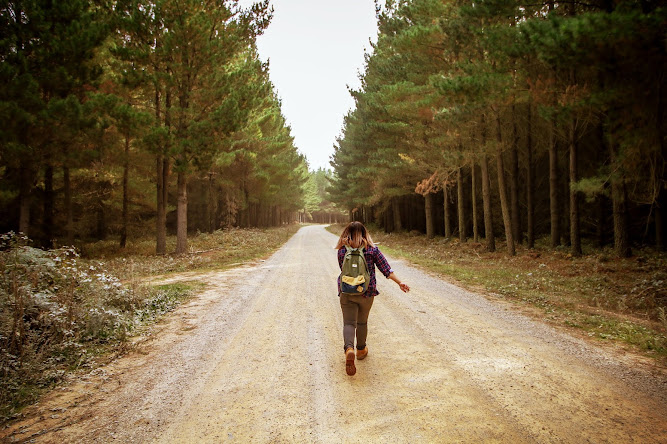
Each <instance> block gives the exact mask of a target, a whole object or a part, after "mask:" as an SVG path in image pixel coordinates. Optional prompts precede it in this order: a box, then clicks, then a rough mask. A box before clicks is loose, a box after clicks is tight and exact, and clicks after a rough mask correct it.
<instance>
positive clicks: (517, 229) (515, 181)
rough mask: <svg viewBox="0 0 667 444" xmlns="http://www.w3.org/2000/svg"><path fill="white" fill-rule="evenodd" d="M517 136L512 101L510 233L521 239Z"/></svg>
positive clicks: (516, 238) (518, 242)
mask: <svg viewBox="0 0 667 444" xmlns="http://www.w3.org/2000/svg"><path fill="white" fill-rule="evenodd" d="M518 144H519V136H518V131H517V121H516V105H515V104H514V103H512V143H511V145H510V152H509V157H510V159H509V160H510V203H511V206H512V235H513V236H514V241H515V242H516V243H517V244H520V243H521V242H522V241H523V230H522V229H521V212H520V208H519V148H518Z"/></svg>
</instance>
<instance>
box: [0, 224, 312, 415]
mask: <svg viewBox="0 0 667 444" xmlns="http://www.w3.org/2000/svg"><path fill="white" fill-rule="evenodd" d="M298 228H299V226H296V225H291V226H284V227H280V228H272V229H263V230H259V229H243V230H241V229H232V230H225V231H217V232H215V233H212V234H199V235H197V236H194V237H192V238H190V239H189V244H190V246H191V251H190V253H188V254H185V255H179V256H175V255H166V256H155V255H154V254H153V252H154V248H155V244H154V240H152V239H147V240H139V241H135V242H131V243H129V245H128V246H127V248H125V249H120V248H119V247H118V243H117V242H115V241H106V242H97V243H94V244H83V245H79V246H78V248H77V249H74V248H61V249H56V250H49V251H42V250H38V249H35V248H31V247H30V246H29V243H30V242H29V240H28V239H27V238H23V237H18V236H15V235H10V234H7V235H2V236H0V422H2V420H3V419H4V420H7V419H10V418H12V417H15V416H16V415H17V414H19V413H20V411H21V409H22V408H23V407H24V406H25V405H27V404H30V403H32V402H34V401H35V400H37V399H38V398H39V396H40V395H41V394H42V393H43V392H44V391H45V390H48V389H50V388H51V387H53V386H55V385H57V384H58V383H60V382H61V381H62V379H63V378H64V377H65V376H66V375H67V374H69V373H71V372H73V371H76V370H79V369H82V370H86V371H90V369H93V368H95V367H97V366H99V365H100V364H102V363H103V362H105V361H106V360H108V359H110V358H111V357H113V356H115V355H117V354H119V353H123V352H124V351H125V350H127V348H128V341H127V338H128V337H129V336H131V335H136V334H138V333H140V332H142V331H143V330H144V329H145V328H146V326H147V325H150V324H152V323H154V322H156V321H157V320H159V319H160V317H161V316H163V315H164V314H165V313H167V312H169V311H171V310H173V309H174V308H175V307H177V306H178V305H179V304H180V303H182V302H183V301H184V300H186V299H187V297H188V295H190V294H192V293H194V292H196V291H197V290H198V286H199V284H198V283H196V282H188V283H180V284H171V285H163V286H156V287H151V286H148V285H146V284H145V283H144V282H145V281H146V279H145V278H146V277H150V276H155V275H164V274H168V273H174V272H180V271H193V270H210V269H214V268H228V267H231V266H234V265H235V264H240V263H243V262H248V261H253V260H256V259H260V258H263V257H266V256H268V255H270V254H272V253H273V252H274V251H275V250H276V249H278V248H279V247H280V246H281V245H283V244H284V243H285V242H286V241H287V240H288V239H289V238H290V237H291V236H292V235H293V234H294V233H295V232H296V231H297V230H298ZM168 245H170V248H171V249H172V250H173V248H174V245H175V238H173V237H172V238H169V239H168Z"/></svg>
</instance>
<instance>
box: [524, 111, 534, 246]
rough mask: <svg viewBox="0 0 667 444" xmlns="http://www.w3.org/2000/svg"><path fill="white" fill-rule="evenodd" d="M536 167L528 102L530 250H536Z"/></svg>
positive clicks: (531, 112)
mask: <svg viewBox="0 0 667 444" xmlns="http://www.w3.org/2000/svg"><path fill="white" fill-rule="evenodd" d="M534 196H535V165H534V162H533V104H532V102H531V101H529V102H528V118H527V128H526V213H527V214H526V216H527V217H526V225H527V226H526V231H527V232H526V237H527V239H526V240H527V243H528V248H530V249H532V248H535V197H534Z"/></svg>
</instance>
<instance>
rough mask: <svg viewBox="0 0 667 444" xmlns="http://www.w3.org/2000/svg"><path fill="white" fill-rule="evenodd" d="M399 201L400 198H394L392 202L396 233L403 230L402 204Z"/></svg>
mask: <svg viewBox="0 0 667 444" xmlns="http://www.w3.org/2000/svg"><path fill="white" fill-rule="evenodd" d="M399 199H400V197H394V198H393V199H392V200H391V207H392V210H393V211H392V212H393V215H394V231H402V230H403V225H402V224H401V203H400V201H399Z"/></svg>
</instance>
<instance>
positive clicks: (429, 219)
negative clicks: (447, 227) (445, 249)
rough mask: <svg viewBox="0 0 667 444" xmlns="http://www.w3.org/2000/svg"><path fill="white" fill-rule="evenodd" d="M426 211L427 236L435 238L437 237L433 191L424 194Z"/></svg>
mask: <svg viewBox="0 0 667 444" xmlns="http://www.w3.org/2000/svg"><path fill="white" fill-rule="evenodd" d="M424 212H425V213H424V214H425V216H426V237H428V238H429V239H433V238H434V237H435V226H434V223H433V193H426V195H425V196H424Z"/></svg>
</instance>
